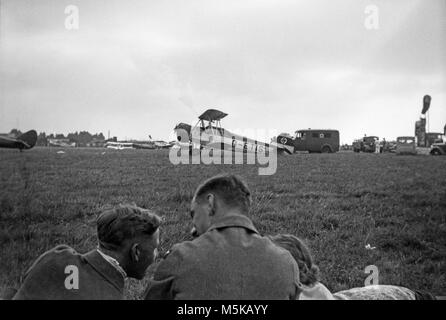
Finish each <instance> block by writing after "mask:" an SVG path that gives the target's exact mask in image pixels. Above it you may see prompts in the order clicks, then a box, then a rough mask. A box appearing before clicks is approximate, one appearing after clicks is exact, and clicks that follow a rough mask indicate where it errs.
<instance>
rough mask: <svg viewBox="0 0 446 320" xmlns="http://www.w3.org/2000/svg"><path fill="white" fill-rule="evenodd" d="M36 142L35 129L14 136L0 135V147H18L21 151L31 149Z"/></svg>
mask: <svg viewBox="0 0 446 320" xmlns="http://www.w3.org/2000/svg"><path fill="white" fill-rule="evenodd" d="M36 142H37V132H36V131H35V130H30V131H28V132H25V133H24V134H21V135H20V136H18V137H16V138H12V137H0V148H9V149H19V150H20V151H22V150H27V149H31V148H32V147H34V146H35V145H36Z"/></svg>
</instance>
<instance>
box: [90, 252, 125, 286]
mask: <svg viewBox="0 0 446 320" xmlns="http://www.w3.org/2000/svg"><path fill="white" fill-rule="evenodd" d="M83 257H84V259H85V260H87V262H88V263H89V264H90V265H91V266H92V268H93V269H95V270H96V271H97V272H98V273H99V274H100V275H101V276H103V277H104V278H105V279H106V280H107V281H108V282H110V283H111V284H113V285H114V286H115V287H116V288H117V289H118V290H119V291H121V292H122V291H123V290H124V277H123V275H122V274H121V273H120V272H119V271H118V270H117V269H116V268H115V267H114V266H113V265H111V264H110V263H109V262H108V261H106V260H105V259H104V258H103V257H102V256H101V254H100V253H99V252H98V251H97V250H92V251H90V252H88V253H86V254H85V255H83Z"/></svg>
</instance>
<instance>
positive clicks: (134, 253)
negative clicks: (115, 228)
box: [130, 243, 140, 262]
mask: <svg viewBox="0 0 446 320" xmlns="http://www.w3.org/2000/svg"><path fill="white" fill-rule="evenodd" d="M139 255H140V252H139V244H137V243H134V244H132V247H131V248H130V258H131V259H132V261H133V262H138V261H139Z"/></svg>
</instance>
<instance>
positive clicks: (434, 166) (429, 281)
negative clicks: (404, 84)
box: [0, 148, 446, 299]
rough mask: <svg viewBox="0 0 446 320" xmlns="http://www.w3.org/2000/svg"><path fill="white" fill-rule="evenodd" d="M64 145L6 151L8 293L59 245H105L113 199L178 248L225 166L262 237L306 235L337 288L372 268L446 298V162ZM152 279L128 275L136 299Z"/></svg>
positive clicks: (0, 197)
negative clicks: (234, 158)
mask: <svg viewBox="0 0 446 320" xmlns="http://www.w3.org/2000/svg"><path fill="white" fill-rule="evenodd" d="M58 150H60V149H57V148H53V149H48V148H36V149H33V150H30V151H28V152H23V153H19V152H18V151H16V150H0V191H1V192H0V294H1V293H2V290H4V288H6V287H18V285H19V283H20V277H21V275H23V273H24V272H25V271H26V269H27V268H28V267H29V266H30V264H31V263H32V262H33V261H34V259H36V258H37V257H38V256H39V255H40V254H41V253H43V252H44V251H46V250H47V249H49V248H51V247H53V246H55V245H57V244H63V243H64V244H68V245H70V246H72V247H73V248H75V249H76V250H78V251H79V252H86V251H87V250H89V249H91V248H93V247H95V246H96V239H95V218H96V216H97V214H98V213H99V212H100V210H101V208H102V207H103V206H105V205H109V204H118V203H136V204H137V205H139V206H142V207H146V208H151V209H154V210H156V211H158V212H159V214H160V215H162V216H163V217H164V219H165V223H164V225H163V227H162V235H161V248H160V251H161V252H164V251H166V250H168V249H169V248H170V246H171V245H172V244H174V243H177V242H180V241H183V240H185V239H188V238H189V230H190V227H191V225H190V221H189V215H188V210H189V203H190V200H191V197H192V194H193V192H194V190H195V188H196V187H197V186H198V184H199V183H200V182H201V181H202V180H204V179H206V178H209V177H211V176H213V175H215V174H218V173H222V172H231V173H235V174H238V175H240V176H242V177H244V178H245V180H246V181H247V182H248V185H249V186H250V188H251V191H252V193H253V200H254V201H253V207H252V210H251V214H250V215H251V218H252V220H253V221H254V224H255V225H256V226H257V228H258V229H259V231H260V232H261V233H263V234H277V233H292V234H295V235H298V236H299V237H301V238H303V239H305V240H306V241H307V243H308V244H309V246H310V247H311V248H312V250H313V253H314V256H315V258H316V262H317V263H318V265H319V267H320V269H321V272H322V274H323V282H324V283H325V284H326V285H327V287H328V288H329V289H330V290H331V291H339V290H343V289H347V288H351V287H357V286H363V285H364V280H365V278H366V277H367V275H366V274H365V273H364V269H365V267H366V266H367V265H372V264H373V265H376V266H377V267H378V269H379V282H380V283H381V284H395V285H403V286H406V287H409V288H413V289H422V290H429V291H431V292H432V293H433V294H435V295H445V294H446V157H431V156H396V155H393V154H380V155H376V154H354V153H348V152H346V153H337V154H299V155H294V156H283V157H279V160H278V161H279V163H278V169H277V173H276V174H275V175H273V176H259V175H258V174H257V172H258V170H257V167H256V166H254V165H179V166H174V165H172V164H171V163H170V162H169V160H168V151H165V150H164V151H151V150H125V151H112V150H105V149H65V150H64V151H65V153H64V154H58V153H57V151H58ZM367 244H370V246H372V247H376V249H374V250H368V249H366V248H365V246H366V245H367ZM145 283H146V281H142V282H137V281H129V282H128V284H127V289H128V290H127V293H126V297H127V298H129V299H133V298H138V297H139V296H140V294H141V292H142V290H143V289H144V287H145Z"/></svg>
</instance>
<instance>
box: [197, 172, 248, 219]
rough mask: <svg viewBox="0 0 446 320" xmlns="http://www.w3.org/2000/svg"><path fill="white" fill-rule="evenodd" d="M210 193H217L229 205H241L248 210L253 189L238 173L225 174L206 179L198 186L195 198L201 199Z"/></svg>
mask: <svg viewBox="0 0 446 320" xmlns="http://www.w3.org/2000/svg"><path fill="white" fill-rule="evenodd" d="M208 193H215V194H217V195H218V196H219V197H220V198H221V199H223V201H224V202H225V204H227V205H228V206H232V207H241V208H242V209H244V210H245V211H248V210H249V207H250V205H251V191H249V189H248V186H247V184H246V183H245V182H244V181H243V180H242V179H241V178H240V177H238V176H236V175H232V174H224V175H218V176H215V177H212V178H210V179H208V180H206V181H205V182H203V183H202V184H201V185H200V186H199V187H198V188H197V191H196V192H195V198H196V199H199V198H200V197H201V196H204V195H206V194H208Z"/></svg>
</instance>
